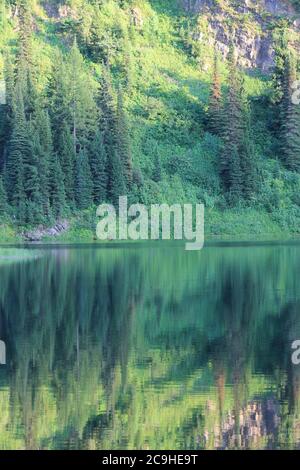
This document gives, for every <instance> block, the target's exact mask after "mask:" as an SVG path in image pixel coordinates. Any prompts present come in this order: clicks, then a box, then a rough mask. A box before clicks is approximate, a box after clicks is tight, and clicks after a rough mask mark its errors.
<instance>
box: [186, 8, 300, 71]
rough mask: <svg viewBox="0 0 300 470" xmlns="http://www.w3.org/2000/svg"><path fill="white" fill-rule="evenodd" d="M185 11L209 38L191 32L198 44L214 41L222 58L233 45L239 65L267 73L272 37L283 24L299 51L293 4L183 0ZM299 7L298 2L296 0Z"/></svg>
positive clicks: (299, 19)
mask: <svg viewBox="0 0 300 470" xmlns="http://www.w3.org/2000/svg"><path fill="white" fill-rule="evenodd" d="M183 5H184V8H185V9H186V11H188V12H190V13H191V14H193V15H199V17H202V18H204V19H205V20H206V21H207V24H208V32H209V37H208V38H207V37H206V38H204V36H203V33H202V31H200V30H198V31H194V32H193V37H194V39H196V40H198V41H200V42H201V41H204V40H205V41H207V39H208V41H209V42H210V43H214V41H215V42H216V47H217V49H218V50H219V51H220V52H221V54H222V56H223V57H226V56H227V54H228V51H229V44H230V43H231V41H232V42H233V44H234V46H235V49H236V53H237V56H238V61H239V63H240V65H242V66H243V67H246V68H253V67H257V68H260V69H262V70H263V71H269V70H270V69H271V68H272V67H273V65H274V48H273V44H274V34H275V32H276V31H278V28H279V27H280V25H282V24H283V23H285V24H286V25H287V27H288V28H289V29H290V30H291V38H292V44H293V46H294V47H295V48H296V49H298V50H300V41H299V39H300V12H299V9H298V8H297V2H293V3H292V2H288V1H284V0H183ZM299 6H300V1H299Z"/></svg>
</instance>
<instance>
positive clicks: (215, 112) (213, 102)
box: [208, 52, 222, 136]
mask: <svg viewBox="0 0 300 470" xmlns="http://www.w3.org/2000/svg"><path fill="white" fill-rule="evenodd" d="M208 129H209V131H210V132H211V133H212V134H215V135H219V136H221V133H222V91H221V77H220V73H219V64H218V58H217V53H216V52H215V57H214V68H213V81H212V88H211V93H210V99H209V108H208Z"/></svg>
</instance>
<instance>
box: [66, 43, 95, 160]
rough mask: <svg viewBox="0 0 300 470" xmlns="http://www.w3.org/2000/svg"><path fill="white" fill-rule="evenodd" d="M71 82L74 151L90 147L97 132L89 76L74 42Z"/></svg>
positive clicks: (70, 64)
mask: <svg viewBox="0 0 300 470" xmlns="http://www.w3.org/2000/svg"><path fill="white" fill-rule="evenodd" d="M68 66H69V73H70V75H69V82H70V100H71V101H70V105H71V115H72V119H71V124H72V135H73V143H74V150H75V151H77V150H78V149H79V148H80V147H86V146H87V145H88V141H89V138H90V136H91V134H93V133H94V132H95V130H96V122H97V117H98V116H97V107H96V103H95V101H94V96H93V93H92V86H91V82H90V78H89V76H88V75H87V74H86V72H85V67H84V61H83V57H82V55H81V53H80V51H79V49H78V46H77V42H76V40H74V43H73V46H72V48H71V51H70V54H69V58H68Z"/></svg>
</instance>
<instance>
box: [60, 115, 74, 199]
mask: <svg viewBox="0 0 300 470" xmlns="http://www.w3.org/2000/svg"><path fill="white" fill-rule="evenodd" d="M73 144H74V142H73V139H72V135H71V132H70V128H69V126H68V124H67V122H66V121H63V123H62V126H61V130H60V133H59V137H58V142H57V149H58V155H59V161H60V165H61V169H62V172H63V178H64V186H65V191H66V198H67V201H69V202H70V203H71V204H72V203H73V201H74V167H75V153H74V145H73Z"/></svg>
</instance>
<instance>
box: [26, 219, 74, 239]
mask: <svg viewBox="0 0 300 470" xmlns="http://www.w3.org/2000/svg"><path fill="white" fill-rule="evenodd" d="M68 229H69V223H68V221H66V220H63V221H61V222H57V224H56V225H55V226H54V227H51V228H44V227H42V226H40V227H38V228H36V229H35V230H32V231H30V232H25V233H24V239H25V240H27V241H30V242H38V241H41V240H42V239H43V238H44V237H57V236H58V235H61V234H63V233H64V232H66V231H67V230H68Z"/></svg>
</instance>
